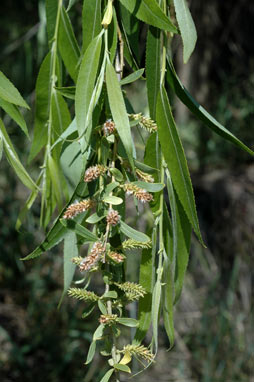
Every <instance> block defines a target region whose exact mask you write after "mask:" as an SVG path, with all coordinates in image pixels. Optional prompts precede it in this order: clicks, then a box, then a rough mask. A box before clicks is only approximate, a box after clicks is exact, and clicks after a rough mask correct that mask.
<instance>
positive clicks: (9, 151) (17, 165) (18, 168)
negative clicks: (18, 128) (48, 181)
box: [0, 119, 38, 191]
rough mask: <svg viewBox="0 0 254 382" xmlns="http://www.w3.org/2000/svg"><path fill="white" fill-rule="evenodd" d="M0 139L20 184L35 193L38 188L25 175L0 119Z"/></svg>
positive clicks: (27, 175) (28, 176) (24, 170)
mask: <svg viewBox="0 0 254 382" xmlns="http://www.w3.org/2000/svg"><path fill="white" fill-rule="evenodd" d="M0 137H1V139H2V141H3V149H4V152H5V155H6V158H7V159H8V162H9V163H10V165H11V167H12V168H13V170H14V171H15V173H16V175H17V176H18V177H19V179H20V180H21V182H22V183H23V184H24V185H25V186H26V187H27V188H29V189H30V190H32V191H35V190H37V189H38V186H37V185H36V184H35V183H34V181H33V179H32V178H31V177H30V175H29V174H28V173H27V171H26V169H25V168H24V166H23V165H22V163H21V162H20V160H19V157H18V155H17V153H16V151H15V149H14V147H13V145H12V143H11V140H10V138H9V136H8V134H7V131H6V129H5V127H4V124H3V122H2V120H1V119H0Z"/></svg>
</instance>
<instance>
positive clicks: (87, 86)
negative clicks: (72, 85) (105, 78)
mask: <svg viewBox="0 0 254 382" xmlns="http://www.w3.org/2000/svg"><path fill="white" fill-rule="evenodd" d="M101 37H102V36H101V35H99V36H97V37H96V38H95V39H93V40H92V42H91V44H90V45H89V47H88V48H87V50H86V53H85V54H84V57H83V59H82V62H81V65H80V70H79V74H78V80H77V87H76V96H75V110H76V121H77V129H78V133H79V136H80V137H81V136H83V135H84V133H85V131H86V128H87V124H88V121H87V115H88V110H89V105H90V102H91V99H92V94H93V90H94V86H95V80H96V74H97V70H98V65H99V59H100V52H101ZM86 144H87V142H86ZM84 145H85V143H84ZM84 145H82V146H83V147H82V149H84Z"/></svg>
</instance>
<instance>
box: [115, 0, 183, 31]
mask: <svg viewBox="0 0 254 382" xmlns="http://www.w3.org/2000/svg"><path fill="white" fill-rule="evenodd" d="M120 1H121V3H122V4H123V6H124V7H125V8H127V9H128V11H129V12H130V13H132V14H134V16H136V17H137V18H138V19H139V20H141V21H144V22H145V23H146V24H149V25H153V26H154V27H157V28H160V29H162V30H166V31H169V32H173V33H177V28H176V27H175V25H174V24H173V23H172V22H171V21H170V19H169V18H168V17H167V16H166V15H165V13H164V12H163V11H162V9H161V8H160V7H159V5H158V3H157V2H156V0H120Z"/></svg>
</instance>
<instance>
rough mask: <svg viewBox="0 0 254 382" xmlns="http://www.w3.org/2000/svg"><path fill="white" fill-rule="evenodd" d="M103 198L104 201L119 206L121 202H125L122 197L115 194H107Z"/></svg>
mask: <svg viewBox="0 0 254 382" xmlns="http://www.w3.org/2000/svg"><path fill="white" fill-rule="evenodd" d="M102 200H103V202H104V203H108V204H113V205H115V206H118V205H119V204H122V203H123V199H122V198H118V197H117V196H113V195H106V196H104V197H103V199H102Z"/></svg>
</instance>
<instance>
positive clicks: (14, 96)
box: [0, 71, 29, 109]
mask: <svg viewBox="0 0 254 382" xmlns="http://www.w3.org/2000/svg"><path fill="white" fill-rule="evenodd" d="M0 97H1V98H2V99H3V100H5V101H7V102H10V103H13V104H14V105H17V106H22V107H25V108H27V109H29V106H28V104H27V103H26V101H25V100H24V99H23V98H22V97H21V95H20V93H19V91H18V89H17V88H15V86H14V85H13V84H12V83H11V81H9V80H8V78H7V77H6V76H5V75H4V74H3V73H2V72H1V71H0Z"/></svg>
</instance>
